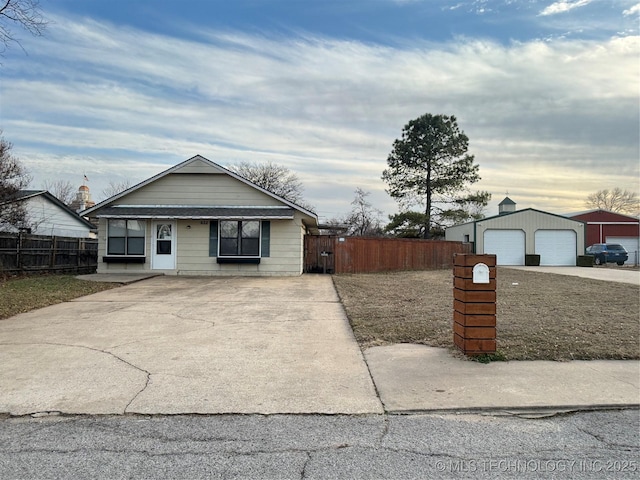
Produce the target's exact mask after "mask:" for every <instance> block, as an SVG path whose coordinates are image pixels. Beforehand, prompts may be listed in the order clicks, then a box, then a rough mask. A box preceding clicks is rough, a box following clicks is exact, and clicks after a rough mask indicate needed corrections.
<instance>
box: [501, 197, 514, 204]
mask: <svg viewBox="0 0 640 480" xmlns="http://www.w3.org/2000/svg"><path fill="white" fill-rule="evenodd" d="M515 204H516V202H514V201H513V200H511V199H510V198H509V197H504V200H502V201H501V202H500V203H499V204H498V206H500V205H515Z"/></svg>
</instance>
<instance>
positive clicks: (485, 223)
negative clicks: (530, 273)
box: [445, 197, 586, 266]
mask: <svg viewBox="0 0 640 480" xmlns="http://www.w3.org/2000/svg"><path fill="white" fill-rule="evenodd" d="M515 207H516V204H515V203H514V202H513V201H512V200H511V199H509V198H508V197H507V198H505V200H503V201H502V202H501V203H500V210H499V215H497V216H495V217H487V218H483V219H481V220H477V221H475V222H470V223H465V224H463V225H456V226H453V227H449V228H447V229H446V232H445V239H446V240H451V241H463V242H473V245H474V252H475V253H488V254H495V255H496V256H497V263H498V265H525V261H526V255H540V265H567V266H569V265H573V266H575V265H576V262H577V257H578V255H583V254H584V248H585V235H586V229H585V224H584V222H581V221H577V220H571V219H569V218H566V217H563V216H560V215H554V214H552V213H547V212H543V211H540V210H535V209H533V208H527V209H524V210H516V208H515Z"/></svg>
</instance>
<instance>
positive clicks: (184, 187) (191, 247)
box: [81, 155, 318, 276]
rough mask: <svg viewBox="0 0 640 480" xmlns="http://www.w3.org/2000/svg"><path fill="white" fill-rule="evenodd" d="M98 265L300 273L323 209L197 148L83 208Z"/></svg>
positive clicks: (175, 271) (176, 271)
mask: <svg viewBox="0 0 640 480" xmlns="http://www.w3.org/2000/svg"><path fill="white" fill-rule="evenodd" d="M81 214H82V215H83V216H87V217H90V218H97V219H98V224H99V227H98V273H107V272H108V273H133V272H146V271H157V272H159V273H165V274H169V275H253V276H269V275H300V274H301V273H302V271H303V264H304V261H303V257H304V236H305V235H306V234H309V233H318V217H317V215H316V214H315V213H313V212H311V211H309V210H307V209H305V208H302V207H300V206H298V205H295V204H293V203H291V202H289V201H287V200H286V199H284V198H282V197H279V196H278V195H275V194H273V193H271V192H269V191H267V190H265V189H263V188H261V187H259V186H257V185H255V184H253V183H251V182H250V181H248V180H246V179H245V178H243V177H241V176H239V175H237V174H235V173H233V172H231V171H229V170H227V169H225V168H224V167H221V166H220V165H217V164H216V163H214V162H211V161H210V160H207V159H206V158H204V157H201V156H200V155H196V156H195V157H193V158H190V159H188V160H186V161H184V162H182V163H180V164H178V165H176V166H174V167H172V168H170V169H168V170H165V171H164V172H162V173H159V174H158V175H156V176H154V177H151V178H149V179H148V180H145V181H144V182H142V183H140V184H138V185H135V186H134V187H131V188H129V189H128V190H125V191H124V192H122V193H120V194H118V195H115V196H113V197H111V198H109V199H107V200H105V201H103V202H100V203H99V204H97V205H95V206H94V207H91V208H88V209H86V210H84V211H83V212H82V213H81Z"/></svg>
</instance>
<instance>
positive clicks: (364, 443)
mask: <svg viewBox="0 0 640 480" xmlns="http://www.w3.org/2000/svg"><path fill="white" fill-rule="evenodd" d="M639 418H640V415H639V411H638V410H636V409H627V410H619V411H595V412H579V413H571V414H563V415H555V416H551V417H547V418H535V419H531V418H523V417H520V416H495V415H487V414H485V415H481V414H453V413H452V414H439V415H435V414H429V415H351V416H350V415H214V416H197V415H186V416H182V415H179V416H136V415H126V416H71V417H64V416H48V417H40V418H32V417H5V418H1V419H0V478H3V479H4V478H6V479H22V478H25V479H27V478H28V479H40V478H56V479H59V478H63V479H65V478H82V479H86V478H94V479H102V478H108V479H119V478H154V479H156V478H157V479H165V478H167V479H168V478H171V479H182V478H185V479H196V478H225V479H228V478H252V479H262V478H269V479H270V478H292V479H301V478H309V479H314V478H317V479H327V478H358V479H366V478H391V479H407V478H496V477H499V478H598V479H602V478H638V476H639V470H640V465H639V456H640V455H639V454H640V433H639V432H640V424H639V423H640V422H639Z"/></svg>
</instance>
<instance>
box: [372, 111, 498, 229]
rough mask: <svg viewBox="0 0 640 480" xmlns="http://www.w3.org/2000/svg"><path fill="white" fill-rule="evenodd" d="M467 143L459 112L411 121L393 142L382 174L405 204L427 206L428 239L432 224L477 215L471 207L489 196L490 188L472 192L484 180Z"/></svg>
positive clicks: (389, 192)
mask: <svg viewBox="0 0 640 480" xmlns="http://www.w3.org/2000/svg"><path fill="white" fill-rule="evenodd" d="M468 147H469V138H468V137H467V136H466V135H465V134H464V132H463V131H462V130H460V128H459V127H458V123H457V120H456V117H454V116H446V115H431V114H425V115H422V116H421V117H419V118H416V119H415V120H411V121H410V122H409V123H408V124H407V125H405V127H404V128H403V130H402V138H400V139H397V140H395V141H394V142H393V150H392V151H391V153H390V154H389V157H388V158H387V164H388V166H389V168H387V169H386V170H384V172H383V173H382V179H383V180H384V181H385V182H386V183H387V184H388V186H389V188H388V189H387V193H388V194H389V195H391V196H392V197H393V198H394V199H396V200H397V201H398V202H399V203H400V205H401V206H402V207H404V208H405V209H408V208H409V207H411V206H415V205H421V206H422V207H423V212H424V217H423V218H424V228H423V229H421V230H422V231H423V236H424V238H431V231H432V227H433V226H434V225H435V226H438V227H443V226H445V225H446V224H447V223H449V224H451V223H460V221H461V219H462V218H465V217H467V218H469V219H470V218H473V216H474V215H473V212H472V210H473V209H475V210H476V211H477V208H478V206H480V207H484V206H486V205H487V203H488V202H489V199H490V198H491V195H490V194H489V193H488V192H475V193H471V192H469V191H468V186H469V185H470V184H473V183H475V182H477V181H478V180H480V175H479V174H478V169H479V167H478V165H477V164H475V163H474V157H473V155H470V154H468V153H467V150H468ZM452 219H453V220H452Z"/></svg>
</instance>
